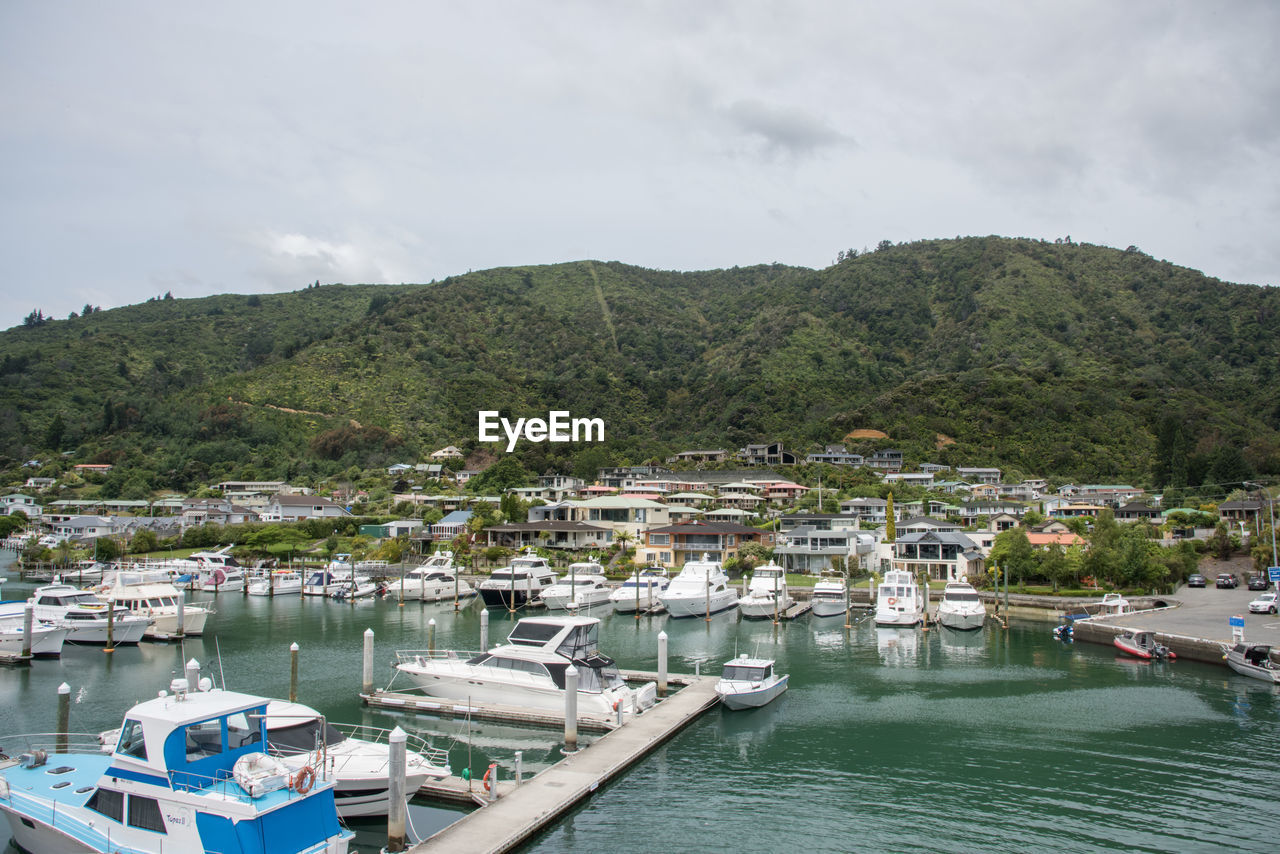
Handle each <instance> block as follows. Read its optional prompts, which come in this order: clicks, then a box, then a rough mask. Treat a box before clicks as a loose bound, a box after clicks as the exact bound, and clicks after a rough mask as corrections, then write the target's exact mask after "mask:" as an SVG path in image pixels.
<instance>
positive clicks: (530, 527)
mask: <svg viewBox="0 0 1280 854" xmlns="http://www.w3.org/2000/svg"><path fill="white" fill-rule="evenodd" d="M485 531H497V532H499V533H502V532H509V533H518V532H526V533H527V532H530V531H558V532H574V531H581V532H583V533H589V534H612V533H613V529H612V528H610V527H609V526H607V525H592V524H591V523H589V522H567V521H562V520H556V519H546V520H544V521H541V522H507V523H505V524H502V525H490V526H489V527H487V528H485Z"/></svg>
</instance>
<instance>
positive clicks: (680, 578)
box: [658, 554, 738, 618]
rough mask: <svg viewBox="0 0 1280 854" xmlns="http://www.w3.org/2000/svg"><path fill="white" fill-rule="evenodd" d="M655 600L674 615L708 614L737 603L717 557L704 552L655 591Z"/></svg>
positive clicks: (733, 606)
mask: <svg viewBox="0 0 1280 854" xmlns="http://www.w3.org/2000/svg"><path fill="white" fill-rule="evenodd" d="M658 601H659V602H661V603H662V606H663V607H664V608H666V609H667V613H668V614H670V615H671V616H672V617H674V618H680V617H702V616H706V617H710V616H711V615H712V614H718V613H720V612H721V611H728V610H729V609H731V608H735V607H737V605H738V595H737V594H736V593H734V592H733V590H732V589H731V588H730V587H729V576H727V575H725V572H724V568H723V567H721V565H720V561H718V560H711V557H710V556H709V555H707V554H703V556H702V560H691V561H689V562H687V563H686V564H685V565H684V566H683V567H682V568H681V570H680V573H679V574H678V575H677V576H676V577H675V578H673V579H671V583H670V584H668V585H667V589H666V590H663V591H662V592H661V593H659V594H658Z"/></svg>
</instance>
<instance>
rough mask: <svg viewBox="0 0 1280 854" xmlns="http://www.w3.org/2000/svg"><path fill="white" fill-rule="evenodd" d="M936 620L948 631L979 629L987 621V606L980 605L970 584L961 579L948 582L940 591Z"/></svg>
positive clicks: (979, 600)
mask: <svg viewBox="0 0 1280 854" xmlns="http://www.w3.org/2000/svg"><path fill="white" fill-rule="evenodd" d="M937 619H938V622H939V623H941V624H942V625H944V626H946V627H947V628H948V629H959V630H960V631H968V630H970V629H980V628H982V626H983V624H984V623H985V622H986V621H987V606H985V605H983V604H982V600H981V599H979V598H978V591H977V590H974V589H973V585H972V584H969V583H968V582H966V581H964V580H963V579H961V580H960V581H948V582H947V586H946V587H945V588H943V590H942V601H941V602H939V603H938V614H937Z"/></svg>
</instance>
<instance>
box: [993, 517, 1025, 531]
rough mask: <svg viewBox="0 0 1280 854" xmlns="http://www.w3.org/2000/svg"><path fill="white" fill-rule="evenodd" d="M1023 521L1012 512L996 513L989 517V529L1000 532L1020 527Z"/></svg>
mask: <svg viewBox="0 0 1280 854" xmlns="http://www.w3.org/2000/svg"><path fill="white" fill-rule="evenodd" d="M1021 521H1022V520H1021V519H1019V518H1018V517H1017V516H1015V515H1013V514H1012V513H996V514H994V515H992V516H991V518H989V519H987V529H988V530H990V531H991V532H992V533H996V534H999V533H1000V532H1002V531H1009V530H1012V529H1014V528H1016V527H1018V525H1019V524H1020V523H1021Z"/></svg>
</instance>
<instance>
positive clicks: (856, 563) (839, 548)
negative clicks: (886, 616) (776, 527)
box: [773, 525, 875, 575]
mask: <svg viewBox="0 0 1280 854" xmlns="http://www.w3.org/2000/svg"><path fill="white" fill-rule="evenodd" d="M874 550H875V536H874V535H873V534H872V533H871V532H870V531H858V530H855V529H852V528H837V529H834V530H833V529H830V528H827V529H819V528H817V527H815V526H814V525H796V526H794V527H792V528H790V529H789V530H787V531H786V532H785V533H781V534H779V535H778V542H777V545H775V546H774V547H773V555H774V560H776V561H777V562H778V564H779V565H781V566H783V567H785V568H786V569H787V570H789V571H791V572H807V573H812V574H817V573H821V572H827V571H830V570H831V569H832V568H833V566H832V561H833V560H835V559H836V558H839V559H840V561H841V563H843V565H844V567H845V568H846V569H847V570H848V571H850V572H852V573H854V574H855V575H858V574H862V573H865V572H867V571H869V569H870V566H869V559H870V556H871V554H872V553H873V552H874Z"/></svg>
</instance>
